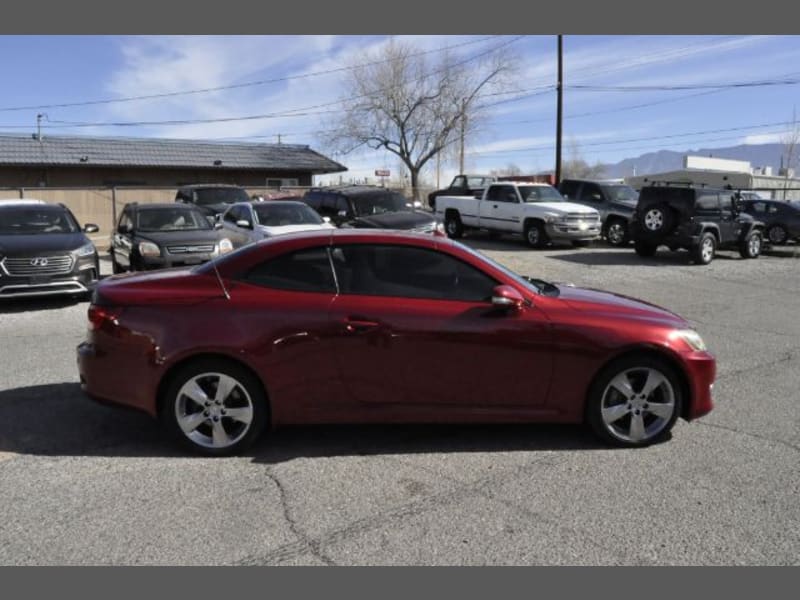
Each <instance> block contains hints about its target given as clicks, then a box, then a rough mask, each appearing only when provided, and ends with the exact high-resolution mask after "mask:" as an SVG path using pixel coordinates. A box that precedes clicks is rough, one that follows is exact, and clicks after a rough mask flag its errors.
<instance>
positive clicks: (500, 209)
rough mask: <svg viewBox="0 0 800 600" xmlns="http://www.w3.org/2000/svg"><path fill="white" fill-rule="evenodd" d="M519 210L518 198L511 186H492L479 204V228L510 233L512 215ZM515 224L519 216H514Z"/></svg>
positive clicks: (512, 222)
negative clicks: (515, 218)
mask: <svg viewBox="0 0 800 600" xmlns="http://www.w3.org/2000/svg"><path fill="white" fill-rule="evenodd" d="M518 210H519V198H518V196H517V191H516V189H514V186H513V185H492V186H490V187H489V190H488V192H487V194H486V198H485V199H484V200H482V201H481V202H480V222H479V225H480V226H481V227H486V228H487V229H494V230H498V231H512V230H514V229H515V227H514V225H515V223H516V222H515V221H514V220H513V219H514V216H515V215H513V214H512V213H516V212H517V211H518ZM516 217H517V222H518V221H519V216H518V215H516Z"/></svg>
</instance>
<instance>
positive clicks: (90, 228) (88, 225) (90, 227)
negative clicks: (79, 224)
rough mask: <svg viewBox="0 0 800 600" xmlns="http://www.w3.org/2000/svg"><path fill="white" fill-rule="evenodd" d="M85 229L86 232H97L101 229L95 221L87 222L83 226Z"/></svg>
mask: <svg viewBox="0 0 800 600" xmlns="http://www.w3.org/2000/svg"><path fill="white" fill-rule="evenodd" d="M83 231H84V232H85V233H97V232H98V231H100V228H99V227H98V226H97V225H95V224H94V223H86V225H84V226H83Z"/></svg>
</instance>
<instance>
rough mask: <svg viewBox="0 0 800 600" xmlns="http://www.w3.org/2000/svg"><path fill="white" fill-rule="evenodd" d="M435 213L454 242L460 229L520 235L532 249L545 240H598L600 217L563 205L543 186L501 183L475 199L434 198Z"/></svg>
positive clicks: (583, 242)
mask: <svg viewBox="0 0 800 600" xmlns="http://www.w3.org/2000/svg"><path fill="white" fill-rule="evenodd" d="M436 214H437V215H438V216H440V217H441V218H443V219H444V226H445V231H446V232H447V235H448V236H449V237H451V238H459V237H461V235H462V234H463V233H464V231H465V230H466V229H486V230H488V231H489V232H491V233H495V234H502V233H520V234H522V235H523V236H524V238H525V241H526V242H527V243H528V244H529V245H531V246H533V247H534V248H542V247H544V246H545V245H547V243H548V242H550V241H570V242H572V244H573V245H575V246H585V245H588V244H589V243H590V242H591V241H592V240H595V239H598V238H599V237H600V213H598V212H597V211H596V210H595V209H593V208H589V207H587V206H583V205H581V204H575V203H573V202H567V201H565V200H564V198H563V197H562V196H561V194H560V193H559V192H558V190H556V189H555V188H554V187H552V186H550V185H547V184H545V183H528V182H521V181H503V182H498V183H492V184H490V185H489V186H488V187H487V188H486V189H485V190H484V192H483V196H482V197H481V198H470V197H467V196H439V198H437V200H436Z"/></svg>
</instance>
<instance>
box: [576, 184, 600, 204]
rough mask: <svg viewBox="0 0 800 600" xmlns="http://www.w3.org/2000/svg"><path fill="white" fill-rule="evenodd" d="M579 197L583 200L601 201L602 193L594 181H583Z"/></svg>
mask: <svg viewBox="0 0 800 600" xmlns="http://www.w3.org/2000/svg"><path fill="white" fill-rule="evenodd" d="M580 199H581V200H582V201H584V202H602V200H603V193H602V192H601V191H600V186H599V185H597V184H596V183H584V184H583V189H582V190H581V197H580Z"/></svg>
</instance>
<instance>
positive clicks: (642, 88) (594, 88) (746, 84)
mask: <svg viewBox="0 0 800 600" xmlns="http://www.w3.org/2000/svg"><path fill="white" fill-rule="evenodd" d="M798 83H800V79H784V80H777V81H740V82H736V83H718V84H713V83H712V84H683V85H681V84H678V85H569V86H566V87H568V88H570V89H573V90H581V91H586V92H652V91H672V90H720V89H735V88H754V87H765V86H781V85H797V84H798Z"/></svg>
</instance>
